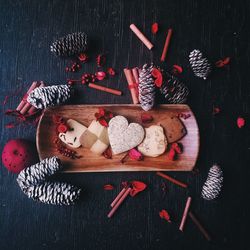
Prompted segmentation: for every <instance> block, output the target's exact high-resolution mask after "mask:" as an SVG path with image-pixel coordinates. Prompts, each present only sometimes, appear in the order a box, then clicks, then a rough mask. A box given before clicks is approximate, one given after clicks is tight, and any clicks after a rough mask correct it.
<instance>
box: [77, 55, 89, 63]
mask: <svg viewBox="0 0 250 250" xmlns="http://www.w3.org/2000/svg"><path fill="white" fill-rule="evenodd" d="M78 59H79V60H80V61H81V62H82V63H86V62H87V61H88V60H89V57H88V56H87V55H86V54H85V53H81V54H80V55H79V56H78Z"/></svg>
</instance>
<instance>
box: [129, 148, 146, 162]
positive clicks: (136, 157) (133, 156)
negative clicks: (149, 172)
mask: <svg viewBox="0 0 250 250" xmlns="http://www.w3.org/2000/svg"><path fill="white" fill-rule="evenodd" d="M128 155H129V157H130V159H131V160H136V161H141V160H143V155H142V153H140V152H139V151H138V150H136V149H135V148H132V149H130V150H129V153H128Z"/></svg>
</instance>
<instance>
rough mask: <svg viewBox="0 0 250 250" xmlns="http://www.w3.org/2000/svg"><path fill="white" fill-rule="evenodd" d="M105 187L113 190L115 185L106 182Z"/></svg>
mask: <svg viewBox="0 0 250 250" xmlns="http://www.w3.org/2000/svg"><path fill="white" fill-rule="evenodd" d="M103 189H104V190H113V189H114V186H113V185H111V184H106V185H104V186H103Z"/></svg>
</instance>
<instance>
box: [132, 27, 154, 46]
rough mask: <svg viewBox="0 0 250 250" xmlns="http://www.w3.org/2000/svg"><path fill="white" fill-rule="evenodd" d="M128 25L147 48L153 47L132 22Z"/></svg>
mask: <svg viewBox="0 0 250 250" xmlns="http://www.w3.org/2000/svg"><path fill="white" fill-rule="evenodd" d="M129 27H130V29H131V30H132V31H133V32H134V33H135V35H136V36H137V37H138V38H139V39H140V40H141V41H142V42H143V44H144V45H145V46H146V47H147V48H148V49H149V50H151V49H152V48H153V47H154V45H153V44H152V43H151V42H150V41H149V40H148V39H147V38H146V37H145V36H144V35H143V34H142V32H141V31H140V30H139V29H138V28H137V27H136V26H135V25H134V24H133V23H132V24H131V25H130V26H129Z"/></svg>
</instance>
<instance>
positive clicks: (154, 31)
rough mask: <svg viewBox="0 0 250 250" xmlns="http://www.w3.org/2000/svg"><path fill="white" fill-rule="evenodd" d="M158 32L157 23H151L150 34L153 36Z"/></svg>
mask: <svg viewBox="0 0 250 250" xmlns="http://www.w3.org/2000/svg"><path fill="white" fill-rule="evenodd" d="M158 30H159V25H158V23H153V24H152V26H151V32H152V33H153V34H154V35H155V34H156V33H157V32H158Z"/></svg>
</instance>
